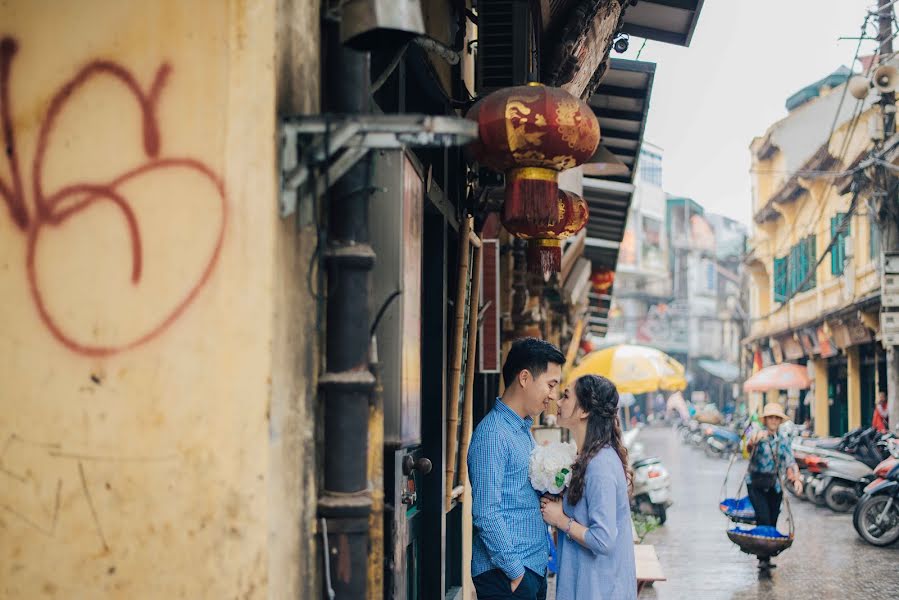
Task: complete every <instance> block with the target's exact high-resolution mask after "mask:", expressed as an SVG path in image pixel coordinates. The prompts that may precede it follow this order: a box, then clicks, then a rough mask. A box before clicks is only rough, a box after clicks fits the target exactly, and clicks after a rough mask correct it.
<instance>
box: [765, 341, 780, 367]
mask: <svg viewBox="0 0 899 600" xmlns="http://www.w3.org/2000/svg"><path fill="white" fill-rule="evenodd" d="M771 358H772V359H773V362H774V364H778V365H779V364H780V363H782V362H783V361H784V352H783V348H782V347H781V345H780V342H778V341H777V340H775V339H772V340H771ZM765 366H767V365H765Z"/></svg>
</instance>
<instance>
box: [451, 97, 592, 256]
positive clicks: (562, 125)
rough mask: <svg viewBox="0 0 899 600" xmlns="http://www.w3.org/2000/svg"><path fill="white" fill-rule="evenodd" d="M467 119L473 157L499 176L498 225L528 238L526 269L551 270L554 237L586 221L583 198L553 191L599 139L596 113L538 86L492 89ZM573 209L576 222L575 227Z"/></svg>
mask: <svg viewBox="0 0 899 600" xmlns="http://www.w3.org/2000/svg"><path fill="white" fill-rule="evenodd" d="M467 116H468V118H470V119H472V120H474V121H477V123H478V131H479V137H478V140H477V141H475V142H473V143H472V144H471V146H470V150H471V152H472V154H473V156H474V158H475V159H476V160H477V161H478V162H479V163H480V164H482V165H484V166H486V167H489V168H491V169H493V170H495V171H501V172H503V173H505V176H506V190H505V202H504V205H503V219H502V220H503V224H504V225H505V226H506V229H508V230H509V231H510V232H511V233H512V234H513V235H515V236H516V237H520V238H524V239H528V240H531V243H530V244H529V246H530V247H531V251H530V252H529V260H528V262H529V266H530V267H531V269H532V270H534V271H544V272H546V271H547V269H548V270H550V271H558V270H559V269H560V268H561V249H560V243H559V240H560V239H561V238H563V237H567V236H568V235H571V234H572V233H574V232H576V231H578V230H580V229H581V228H582V227H583V226H584V224H586V204H585V203H584V201H583V199H581V198H578V197H577V196H575V195H574V194H568V193H564V194H560V193H559V184H558V180H559V172H560V171H563V170H565V169H570V168H572V167H576V166H577V165H579V164H582V163H584V162H586V161H587V160H588V159H589V158H590V157H591V156H593V154H594V152H595V151H596V147H597V145H598V144H599V122H598V121H597V120H596V116H595V115H594V114H593V111H592V110H591V109H590V107H589V106H588V105H587V104H586V103H585V102H583V101H581V100H579V99H577V98H575V97H574V96H572V95H571V94H569V93H568V92H566V91H565V90H562V89H559V88H552V87H546V86H544V85H541V84H539V83H538V84H534V83H532V84H528V85H525V86H518V87H512V88H506V89H502V90H499V91H496V92H494V93H492V94H490V95H489V96H487V97H485V98H483V99H482V100H480V101H478V102H477V104H475V105H474V107H472V109H471V111H469V113H468V115H467ZM581 208H582V209H583V211H582V213H581V212H579V211H580V209H581ZM581 214H582V215H583V216H584V221H583V223H581V224H580V225H577V223H578V219H579V218H580V215H581ZM575 226H576V228H575V229H572V227H575ZM541 247H543V248H546V250H545V251H538V248H541ZM531 258H534V259H535V260H536V262H532V261H531Z"/></svg>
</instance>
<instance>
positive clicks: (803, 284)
mask: <svg viewBox="0 0 899 600" xmlns="http://www.w3.org/2000/svg"><path fill="white" fill-rule="evenodd" d="M817 241H818V240H817V237H816V236H814V235H810V236H808V237H806V238H803V239H802V240H801V241H800V242H799V243H798V244H795V245H794V246H793V247H792V248H790V253H789V254H787V255H786V256H784V257H781V258H775V259H774V301H775V302H786V301H787V300H788V299H789V298H791V297H792V296H794V295H796V294H798V293H800V292H807V291H809V290H812V289H814V288H815V286H816V285H817V283H818V282H817V276H816V274H815V266H816V264H817V262H818V249H817Z"/></svg>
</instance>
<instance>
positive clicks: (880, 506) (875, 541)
mask: <svg viewBox="0 0 899 600" xmlns="http://www.w3.org/2000/svg"><path fill="white" fill-rule="evenodd" d="M889 446H890V454H891V456H890V457H889V458H887V459H885V460H883V461H882V462H881V463H880V464H879V465H877V467H876V468H875V469H874V474H875V476H876V477H877V478H876V479H875V480H874V481H872V482H871V483H869V484H868V485H867V486H866V487H865V490H864V495H863V496H862V497H861V499H860V500H859V501H858V504H857V505H856V507H855V512H854V513H853V515H852V524H853V526H854V527H855V530H856V532H858V534H859V536H860V537H861V538H862V539H863V540H865V541H866V542H868V543H869V544H871V545H874V546H889V545H890V544H893V543H895V542H896V541H897V540H899V445H897V444H896V442H895V440H893V441H891V442H890V443H889Z"/></svg>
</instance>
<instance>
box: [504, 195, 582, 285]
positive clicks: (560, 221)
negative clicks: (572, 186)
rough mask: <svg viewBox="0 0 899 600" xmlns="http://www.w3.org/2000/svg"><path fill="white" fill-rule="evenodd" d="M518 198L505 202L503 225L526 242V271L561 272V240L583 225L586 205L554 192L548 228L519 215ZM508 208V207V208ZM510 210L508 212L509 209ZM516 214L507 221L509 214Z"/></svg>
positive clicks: (571, 197)
mask: <svg viewBox="0 0 899 600" xmlns="http://www.w3.org/2000/svg"><path fill="white" fill-rule="evenodd" d="M521 201H522V200H521V198H520V197H515V198H512V199H511V200H510V199H508V198H507V199H506V210H505V211H504V212H503V226H505V228H506V229H507V230H508V231H509V232H510V233H511V234H512V235H514V236H515V237H518V238H521V239H525V240H527V241H528V252H527V259H528V268H529V269H530V270H531V271H533V272H535V273H543V274H544V275H545V274H548V273H550V272H553V271H560V270H561V269H562V240H563V239H565V238H567V237H569V236H571V235H574V234H575V233H577V232H578V231H580V230H581V229H583V228H584V227H585V226H586V225H587V219H589V218H590V213H589V211H588V209H587V202H586V201H585V200H584V199H583V198H581V197H580V196H578V195H577V194H574V193H572V192H566V191H564V190H558V191H557V192H556V202H555V203H554V208H555V210H554V212H553V221H554V223H553V224H552V225H535V224H534V222H533V221H532V220H530V219H528V218H526V217H525V216H524V215H523V211H521V210H519V209H520V207H519V206H518V205H517V204H516V203H518V202H521ZM510 205H511V206H510ZM510 208H511V210H510ZM510 214H512V215H517V216H516V217H514V218H509V215H510Z"/></svg>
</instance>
